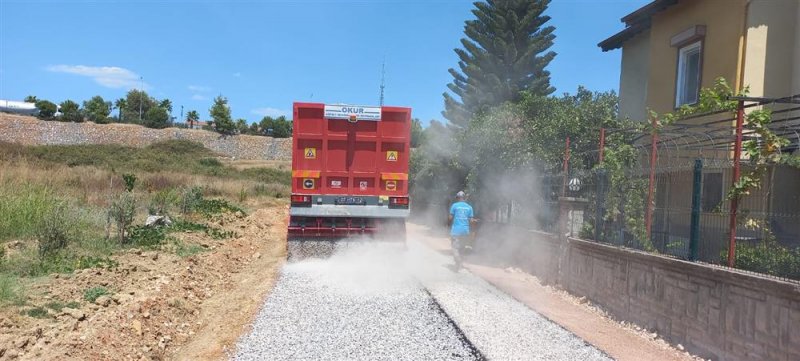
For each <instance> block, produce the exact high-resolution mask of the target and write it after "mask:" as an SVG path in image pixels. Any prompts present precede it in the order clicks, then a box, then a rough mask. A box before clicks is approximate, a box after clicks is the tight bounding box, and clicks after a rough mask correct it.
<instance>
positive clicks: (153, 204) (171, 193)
mask: <svg viewBox="0 0 800 361" xmlns="http://www.w3.org/2000/svg"><path fill="white" fill-rule="evenodd" d="M179 198H180V196H179V194H178V192H177V191H176V190H175V189H172V188H169V189H162V190H160V191H158V192H156V193H155V194H154V195H153V197H152V199H151V200H150V206H149V207H148V212H149V213H150V214H158V215H164V214H169V210H170V208H171V207H172V206H173V205H176V204H178V202H179Z"/></svg>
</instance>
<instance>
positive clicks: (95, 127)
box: [0, 113, 292, 160]
mask: <svg viewBox="0 0 800 361" xmlns="http://www.w3.org/2000/svg"><path fill="white" fill-rule="evenodd" d="M166 140H189V141H194V142H198V143H200V144H202V145H203V146H204V147H206V148H208V149H210V150H212V151H214V152H216V153H218V154H220V155H223V156H227V157H234V158H236V159H255V160H289V159H291V151H292V150H291V147H292V140H291V138H271V137H260V136H252V135H236V136H221V135H219V134H217V133H214V132H209V131H206V130H199V129H180V128H166V129H150V128H145V127H142V126H140V125H135V124H95V123H91V122H84V123H65V122H58V121H43V120H39V119H37V118H35V117H30V116H24V115H16V114H8V113H0V142H8V143H16V144H22V145H79V144H116V145H121V146H129V147H137V148H141V147H144V146H147V145H150V144H153V143H157V142H163V141H166Z"/></svg>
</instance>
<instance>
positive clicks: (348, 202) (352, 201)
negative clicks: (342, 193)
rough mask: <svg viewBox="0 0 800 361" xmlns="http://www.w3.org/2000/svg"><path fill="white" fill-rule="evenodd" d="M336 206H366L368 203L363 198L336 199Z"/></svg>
mask: <svg viewBox="0 0 800 361" xmlns="http://www.w3.org/2000/svg"><path fill="white" fill-rule="evenodd" d="M336 204H342V205H357V206H361V205H364V204H366V202H365V201H364V198H361V197H339V198H336Z"/></svg>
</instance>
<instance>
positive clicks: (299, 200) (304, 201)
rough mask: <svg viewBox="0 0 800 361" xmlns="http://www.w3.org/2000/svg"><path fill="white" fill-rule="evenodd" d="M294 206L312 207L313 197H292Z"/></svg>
mask: <svg viewBox="0 0 800 361" xmlns="http://www.w3.org/2000/svg"><path fill="white" fill-rule="evenodd" d="M292 205H293V206H311V196H303V195H292Z"/></svg>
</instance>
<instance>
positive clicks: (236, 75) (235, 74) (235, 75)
mask: <svg viewBox="0 0 800 361" xmlns="http://www.w3.org/2000/svg"><path fill="white" fill-rule="evenodd" d="M233 76H234V77H237V78H239V77H241V76H242V73H240V72H238V71H237V72H235V73H233Z"/></svg>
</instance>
